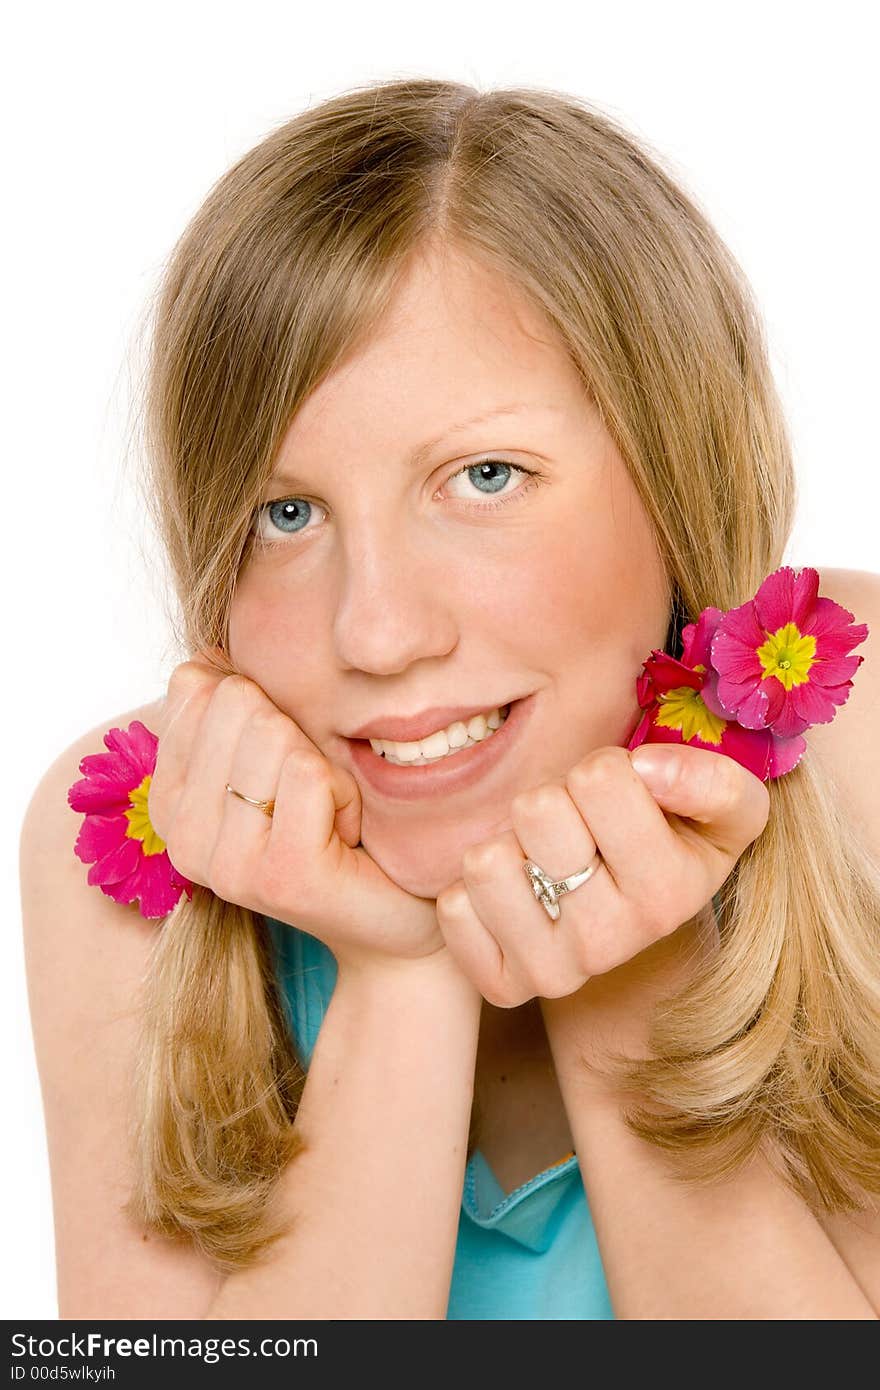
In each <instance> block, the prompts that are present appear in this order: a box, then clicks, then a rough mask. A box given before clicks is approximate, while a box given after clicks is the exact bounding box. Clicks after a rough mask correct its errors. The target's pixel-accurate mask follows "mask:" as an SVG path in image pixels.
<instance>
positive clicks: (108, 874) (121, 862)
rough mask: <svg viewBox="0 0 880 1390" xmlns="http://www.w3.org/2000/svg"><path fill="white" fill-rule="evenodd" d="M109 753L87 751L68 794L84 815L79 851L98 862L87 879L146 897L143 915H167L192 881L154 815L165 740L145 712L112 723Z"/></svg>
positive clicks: (111, 892) (112, 892)
mask: <svg viewBox="0 0 880 1390" xmlns="http://www.w3.org/2000/svg"><path fill="white" fill-rule="evenodd" d="M104 746H105V747H106V748H107V749H108V750H109V751H108V752H106V753H93V754H90V755H89V756H88V757H85V758H83V760H82V762H81V763H80V765H79V770H80V772H81V773H83V779H82V781H79V782H74V784H73V786H72V787H71V788H70V790H69V792H68V793H67V800H68V802H69V804H70V805H71V807H72V808H73V810H74V811H83V812H85V820H84V821H83V824H82V826H81V828H80V832H79V835H78V836H77V839H76V844H75V845H74V853H75V854H76V855H77V857H78V858H79V859H81V860H82V862H83V863H84V864H91V865H92V868H91V869H89V875H88V881H89V883H91V884H92V885H94V886H96V887H98V888H100V889H101V891H102V892H103V893H106V894H107V896H108V897H109V898H113V900H114V901H115V902H118V903H131V902H134V901H135V900H139V902H140V911H141V915H142V916H143V917H165V916H167V914H168V913H169V912H170V911H171V909H172V908H173V907H174V906H175V905H176V904H177V902H178V900H179V898H180V895H181V893H183V892H185V893H186V894H187V896H188V897H190V898H191V897H192V884H191V883H190V881H189V879H186V878H184V877H183V875H182V874H179V873H178V872H177V870H176V869H175V868H174V865H173V864H172V863H171V860H170V859H169V858H168V852H167V850H166V849H165V842H164V840H162V839H160V837H159V836H158V835H157V834H156V832H155V830H154V829H153V827H152V825H151V823H150V815H149V810H148V807H147V797H148V795H149V791H150V782H151V780H152V774H153V772H154V770H155V767H156V750H157V748H158V746H159V740H158V738H157V737H156V735H155V734H153V733H151V732H150V730H149V729H148V728H147V727H146V725H144V724H142V723H141V722H140V720H138V719H134V720H132V722H131V723H130V724H129V726H128V728H127V729H125V730H123V729H109V730H108V732H107V733H106V734H105V735H104Z"/></svg>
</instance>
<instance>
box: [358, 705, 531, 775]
mask: <svg viewBox="0 0 880 1390" xmlns="http://www.w3.org/2000/svg"><path fill="white" fill-rule="evenodd" d="M507 713H508V707H507V706H506V705H505V706H504V707H503V708H502V709H493V710H490V711H489V712H488V714H475V715H474V716H473V718H471V719H469V720H468V722H467V723H466V724H465V723H464V722H463V721H462V720H455V721H453V723H451V724H450V725H449V726H448V727H447V728H445V729H438V730H437V732H436V733H433V734H429V735H428V737H427V738H422V739H417V740H415V741H414V742H411V743H404V742H403V741H401V740H394V739H381V738H371V739H370V746H371V748H372V749H373V752H374V753H378V754H379V756H380V757H385V758H387V759H388V761H389V762H390V763H409V764H414V765H416V766H419V765H422V764H424V763H428V762H437V761H438V760H439V759H440V758H448V757H449V754H450V753H455V752H457V751H458V750H459V749H460V748H468V747H471V746H473V744H475V743H482V742H483V740H484V739H486V738H489V737H490V736H491V735H492V734H493V733H494V732H495V730H496V729H497V728H500V726H501V725H502V724H503V723H504V720H505V719H506V718H507Z"/></svg>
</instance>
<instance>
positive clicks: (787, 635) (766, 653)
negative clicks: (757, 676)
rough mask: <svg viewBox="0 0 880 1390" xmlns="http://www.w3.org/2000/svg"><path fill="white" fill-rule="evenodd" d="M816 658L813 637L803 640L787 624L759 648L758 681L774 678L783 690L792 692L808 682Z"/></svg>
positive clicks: (795, 627) (793, 627) (789, 624)
mask: <svg viewBox="0 0 880 1390" xmlns="http://www.w3.org/2000/svg"><path fill="white" fill-rule="evenodd" d="M815 655H816V639H815V637H811V636H809V635H807V636H803V635H802V634H801V632H800V631H799V630H798V627H797V624H796V623H786V624H785V627H781V628H780V629H779V631H778V632H774V633H773V634H772V635H769V636H768V637H767V641H766V642H765V643H764V645H763V646H762V647H759V648H758V660H759V661H760V663H761V665H762V666H763V667H764V674H763V676H762V677H761V680H766V679H767V677H768V676H775V677H776V679H777V680H778V681H781V682H782V684H783V685H784V686H785V688H786V690H791V687H792V686H793V685H803V683H804V681H807V680H809V679H810V667H811V666H812V665H813V658H814V657H815Z"/></svg>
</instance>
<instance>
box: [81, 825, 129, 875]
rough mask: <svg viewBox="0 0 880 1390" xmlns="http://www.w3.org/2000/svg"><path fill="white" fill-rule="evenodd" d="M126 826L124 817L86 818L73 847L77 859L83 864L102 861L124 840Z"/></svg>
mask: <svg viewBox="0 0 880 1390" xmlns="http://www.w3.org/2000/svg"><path fill="white" fill-rule="evenodd" d="M127 825H128V822H127V821H126V819H125V817H124V816H86V818H85V820H84V821H83V823H82V825H81V826H80V831H79V834H78V835H77V837H76V843H75V844H74V846H73V852H74V854H75V855H76V857H77V859H81V860H82V862H83V863H84V864H94V863H95V861H96V860H98V859H103V858H104V856H105V855H107V854H110V853H111V852H112V851H113V850H114V849H117V848H118V847H119V845H120V844H121V843H122V841H123V840H124V839H125V838H126V835H125V831H126V827H127Z"/></svg>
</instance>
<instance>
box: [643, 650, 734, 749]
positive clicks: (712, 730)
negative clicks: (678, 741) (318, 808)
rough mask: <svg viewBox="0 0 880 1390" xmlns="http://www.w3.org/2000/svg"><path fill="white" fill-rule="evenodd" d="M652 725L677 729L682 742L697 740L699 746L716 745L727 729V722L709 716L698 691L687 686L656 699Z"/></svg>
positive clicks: (679, 687)
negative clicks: (657, 708) (658, 701)
mask: <svg viewBox="0 0 880 1390" xmlns="http://www.w3.org/2000/svg"><path fill="white" fill-rule="evenodd" d="M694 669H695V670H697V671H700V670H704V669H705V668H704V667H701V666H697V667H695V668H694ZM654 723H655V724H661V725H663V726H664V727H665V728H667V729H678V730H679V731H680V733H681V736H682V739H683V740H684V742H685V743H689V742H690V740H691V739H692V738H698V739H701V740H702V742H703V743H714V744H716V745H718V746H720V744H721V735H722V734H723V733H724V730H725V729H726V727H727V720H726V719H719V717H718V715H717V714H713V713H712V711H711V710H710V709H709V708H708V707H707V706H706V705H705V704H704V703H703V697H702V695H701V694H700V692H699V691H698V690H694V689H693V687H692V686H690V685H679V686H677V687H676V688H675V690H667V692H666V694H665V695H661V696H660V708H659V710H658V711H657V717H656V719H655V720H654Z"/></svg>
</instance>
